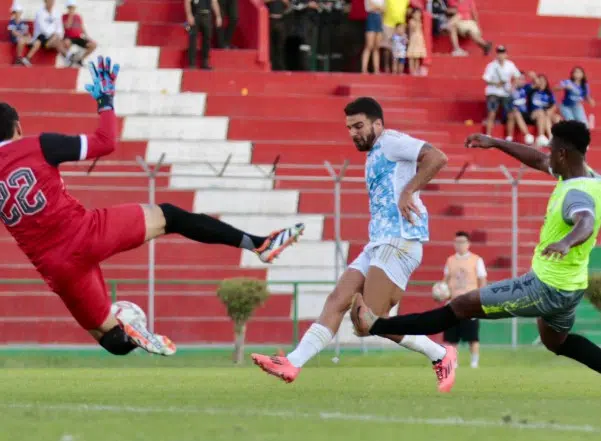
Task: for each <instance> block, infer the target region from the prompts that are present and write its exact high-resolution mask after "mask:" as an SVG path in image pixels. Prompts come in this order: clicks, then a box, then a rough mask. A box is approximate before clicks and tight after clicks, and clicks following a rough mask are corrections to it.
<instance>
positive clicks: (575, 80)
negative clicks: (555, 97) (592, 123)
mask: <svg viewBox="0 0 601 441" xmlns="http://www.w3.org/2000/svg"><path fill="white" fill-rule="evenodd" d="M555 90H563V91H564V92H565V95H564V97H563V101H562V102H561V104H560V106H559V108H560V110H561V114H562V115H563V117H564V118H565V119H566V120H568V121H570V120H576V121H580V122H582V123H584V124H587V125H588V118H587V117H586V112H585V111H584V106H583V105H582V101H584V100H586V101H587V102H588V103H589V104H590V105H591V106H593V107H594V106H595V100H594V99H593V98H592V97H591V91H590V88H589V85H588V80H587V79H586V74H585V72H584V69H583V68H581V67H579V66H576V67H575V68H574V69H572V73H571V75H570V79H569V80H563V81H562V82H561V83H559V86H558V87H556V88H555Z"/></svg>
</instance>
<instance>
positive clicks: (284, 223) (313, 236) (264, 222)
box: [219, 214, 331, 252]
mask: <svg viewBox="0 0 601 441" xmlns="http://www.w3.org/2000/svg"><path fill="white" fill-rule="evenodd" d="M219 219H220V220H222V221H223V222H226V223H228V224H230V225H234V226H235V227H236V228H239V229H240V230H242V231H248V232H250V233H252V234H257V235H259V234H267V233H269V232H271V231H276V230H279V229H281V228H287V227H291V226H293V225H295V224H297V223H299V222H302V223H304V224H305V232H304V234H303V236H302V238H301V240H302V241H303V242H305V241H319V240H321V239H322V238H323V223H324V216H323V215H320V214H316V215H313V214H308V215H307V214H292V215H285V216H265V215H246V214H244V215H240V214H239V215H234V214H229V215H225V216H220V217H219ZM330 239H331V238H330ZM292 252H294V251H293V250H292Z"/></svg>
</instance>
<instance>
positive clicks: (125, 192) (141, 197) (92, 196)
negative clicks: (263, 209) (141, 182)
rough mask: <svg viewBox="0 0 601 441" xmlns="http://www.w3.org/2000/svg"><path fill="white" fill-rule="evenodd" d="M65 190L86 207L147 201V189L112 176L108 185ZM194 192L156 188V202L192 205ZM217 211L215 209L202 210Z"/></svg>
mask: <svg viewBox="0 0 601 441" xmlns="http://www.w3.org/2000/svg"><path fill="white" fill-rule="evenodd" d="M125 179H127V178H125ZM67 191H68V192H69V194H71V195H72V196H73V197H75V198H76V199H77V200H78V201H80V202H81V203H82V204H83V205H84V206H85V207H87V208H103V207H111V206H113V205H116V204H140V203H142V204H144V203H148V189H147V187H146V186H145V187H141V188H135V187H133V188H128V187H127V180H125V181H123V180H120V179H119V178H113V180H112V182H110V185H103V186H101V187H100V186H94V187H89V186H82V187H79V186H77V187H76V186H71V187H67ZM193 199H194V193H193V192H191V191H171V190H161V189H158V190H157V192H156V203H157V204H160V203H162V202H170V203H172V204H174V205H177V206H179V207H182V208H184V209H187V210H189V209H191V208H192V206H193ZM204 212H205V213H206V212H209V213H217V211H207V210H205V211H204Z"/></svg>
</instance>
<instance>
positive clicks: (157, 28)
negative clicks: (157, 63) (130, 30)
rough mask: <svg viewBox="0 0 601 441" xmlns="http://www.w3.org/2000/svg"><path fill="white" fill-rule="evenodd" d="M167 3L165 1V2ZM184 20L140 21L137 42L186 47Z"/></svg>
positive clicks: (186, 34) (186, 37)
mask: <svg viewBox="0 0 601 441" xmlns="http://www.w3.org/2000/svg"><path fill="white" fill-rule="evenodd" d="M165 3H167V2H165ZM184 21H185V18H184V20H182V21H181V22H178V23H158V22H140V23H139V24H138V26H139V29H138V40H137V43H138V44H140V45H143V46H158V47H161V48H176V49H187V48H188V32H186V29H185V28H184Z"/></svg>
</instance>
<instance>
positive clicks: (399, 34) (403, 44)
mask: <svg viewBox="0 0 601 441" xmlns="http://www.w3.org/2000/svg"><path fill="white" fill-rule="evenodd" d="M408 44H409V39H408V38H407V26H406V25H404V24H403V23H399V24H398V25H397V26H396V29H395V32H394V35H393V36H392V56H393V57H394V61H393V72H394V73H395V74H402V73H403V72H405V64H406V63H407V46H408Z"/></svg>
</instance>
